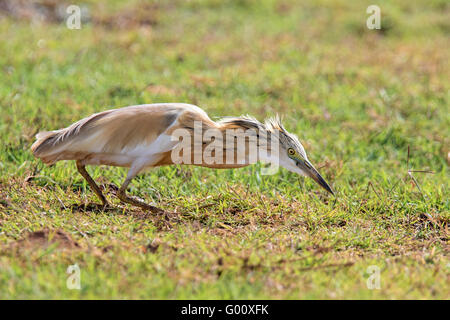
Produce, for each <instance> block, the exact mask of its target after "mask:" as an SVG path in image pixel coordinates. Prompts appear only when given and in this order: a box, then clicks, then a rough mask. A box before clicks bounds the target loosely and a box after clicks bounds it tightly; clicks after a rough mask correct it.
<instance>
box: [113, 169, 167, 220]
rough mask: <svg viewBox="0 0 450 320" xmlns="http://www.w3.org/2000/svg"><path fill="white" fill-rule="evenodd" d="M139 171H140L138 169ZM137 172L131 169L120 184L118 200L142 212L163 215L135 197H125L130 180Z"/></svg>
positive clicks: (160, 210)
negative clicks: (136, 207)
mask: <svg viewBox="0 0 450 320" xmlns="http://www.w3.org/2000/svg"><path fill="white" fill-rule="evenodd" d="M139 170H140V169H139ZM139 170H136V169H135V168H131V169H130V171H129V172H128V175H127V178H126V179H125V181H124V183H123V184H122V186H121V187H120V189H119V191H118V192H117V196H118V197H119V199H120V200H122V201H123V202H126V203H129V204H132V205H135V206H138V207H141V208H142V209H144V210H149V211H151V212H154V213H164V212H165V211H164V210H162V209H160V208H157V207H154V206H152V205H149V204H147V203H145V202H143V201H142V200H140V199H138V198H136V197H132V196H129V195H127V193H126V192H127V187H128V185H129V184H130V182H131V180H132V179H133V178H134V177H135V176H136V175H137V173H138V172H139Z"/></svg>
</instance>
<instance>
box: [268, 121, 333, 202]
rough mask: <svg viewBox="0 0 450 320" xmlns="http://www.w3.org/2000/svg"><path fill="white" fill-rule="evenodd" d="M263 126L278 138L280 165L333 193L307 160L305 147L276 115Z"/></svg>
mask: <svg viewBox="0 0 450 320" xmlns="http://www.w3.org/2000/svg"><path fill="white" fill-rule="evenodd" d="M265 127H266V130H267V131H268V132H270V133H275V134H273V135H271V136H274V137H275V139H278V145H279V149H278V153H279V154H278V155H277V157H278V162H279V164H280V165H281V166H282V167H284V168H286V169H287V170H289V171H291V172H295V173H298V174H300V175H304V176H307V177H310V178H312V179H313V180H314V181H316V182H317V183H318V184H319V185H320V186H321V187H322V188H324V189H325V190H327V191H328V192H329V193H331V194H333V195H334V192H333V190H332V189H331V187H330V186H329V185H328V183H327V182H326V181H325V180H324V179H323V178H322V176H321V175H320V173H319V172H318V171H317V170H316V168H314V166H313V165H312V164H311V162H309V160H308V157H307V156H306V152H305V149H304V148H303V146H302V144H301V143H300V141H299V140H298V138H297V136H295V135H293V134H291V133H289V132H287V131H286V129H285V128H284V127H283V125H282V124H281V121H280V119H279V118H278V117H276V118H274V119H270V120H268V121H266V123H265Z"/></svg>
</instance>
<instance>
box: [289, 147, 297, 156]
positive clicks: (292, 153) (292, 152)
mask: <svg viewBox="0 0 450 320" xmlns="http://www.w3.org/2000/svg"><path fill="white" fill-rule="evenodd" d="M288 153H289V154H290V155H291V156H293V155H294V154H295V150H294V149H292V148H289V149H288Z"/></svg>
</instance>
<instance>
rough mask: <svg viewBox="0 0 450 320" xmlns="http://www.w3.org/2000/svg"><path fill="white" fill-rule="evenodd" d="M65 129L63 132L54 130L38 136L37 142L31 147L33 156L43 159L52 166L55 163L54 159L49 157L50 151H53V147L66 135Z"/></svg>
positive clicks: (40, 133)
mask: <svg viewBox="0 0 450 320" xmlns="http://www.w3.org/2000/svg"><path fill="white" fill-rule="evenodd" d="M64 131H65V130H64V129H62V130H54V131H43V132H39V133H38V134H37V135H36V141H35V142H34V143H33V145H32V146H31V151H32V152H33V155H34V156H35V157H37V158H40V159H42V161H43V162H44V163H47V164H52V163H53V162H55V161H54V160H53V159H52V158H53V157H49V155H50V153H51V152H50V150H53V147H54V146H55V145H56V144H57V142H58V140H59V139H58V138H59V137H60V136H61V135H62V134H63V133H64Z"/></svg>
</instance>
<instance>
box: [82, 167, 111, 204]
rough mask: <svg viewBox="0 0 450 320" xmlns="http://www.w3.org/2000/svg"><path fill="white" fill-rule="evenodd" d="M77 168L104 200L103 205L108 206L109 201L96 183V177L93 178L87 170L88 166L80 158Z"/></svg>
mask: <svg viewBox="0 0 450 320" xmlns="http://www.w3.org/2000/svg"><path fill="white" fill-rule="evenodd" d="M77 169H78V172H79V173H80V174H81V175H82V176H83V178H85V179H86V181H87V182H88V183H89V185H90V186H91V188H92V190H94V192H95V194H96V195H97V196H98V197H99V198H100V200H101V201H102V205H103V206H104V207H106V206H108V201H107V200H106V198H105V196H104V195H103V193H102V190H100V188H99V187H98V185H97V184H96V183H95V181H94V179H92V178H91V176H90V175H89V173H88V172H87V171H86V167H85V166H84V164H82V163H81V161H79V160H77Z"/></svg>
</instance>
